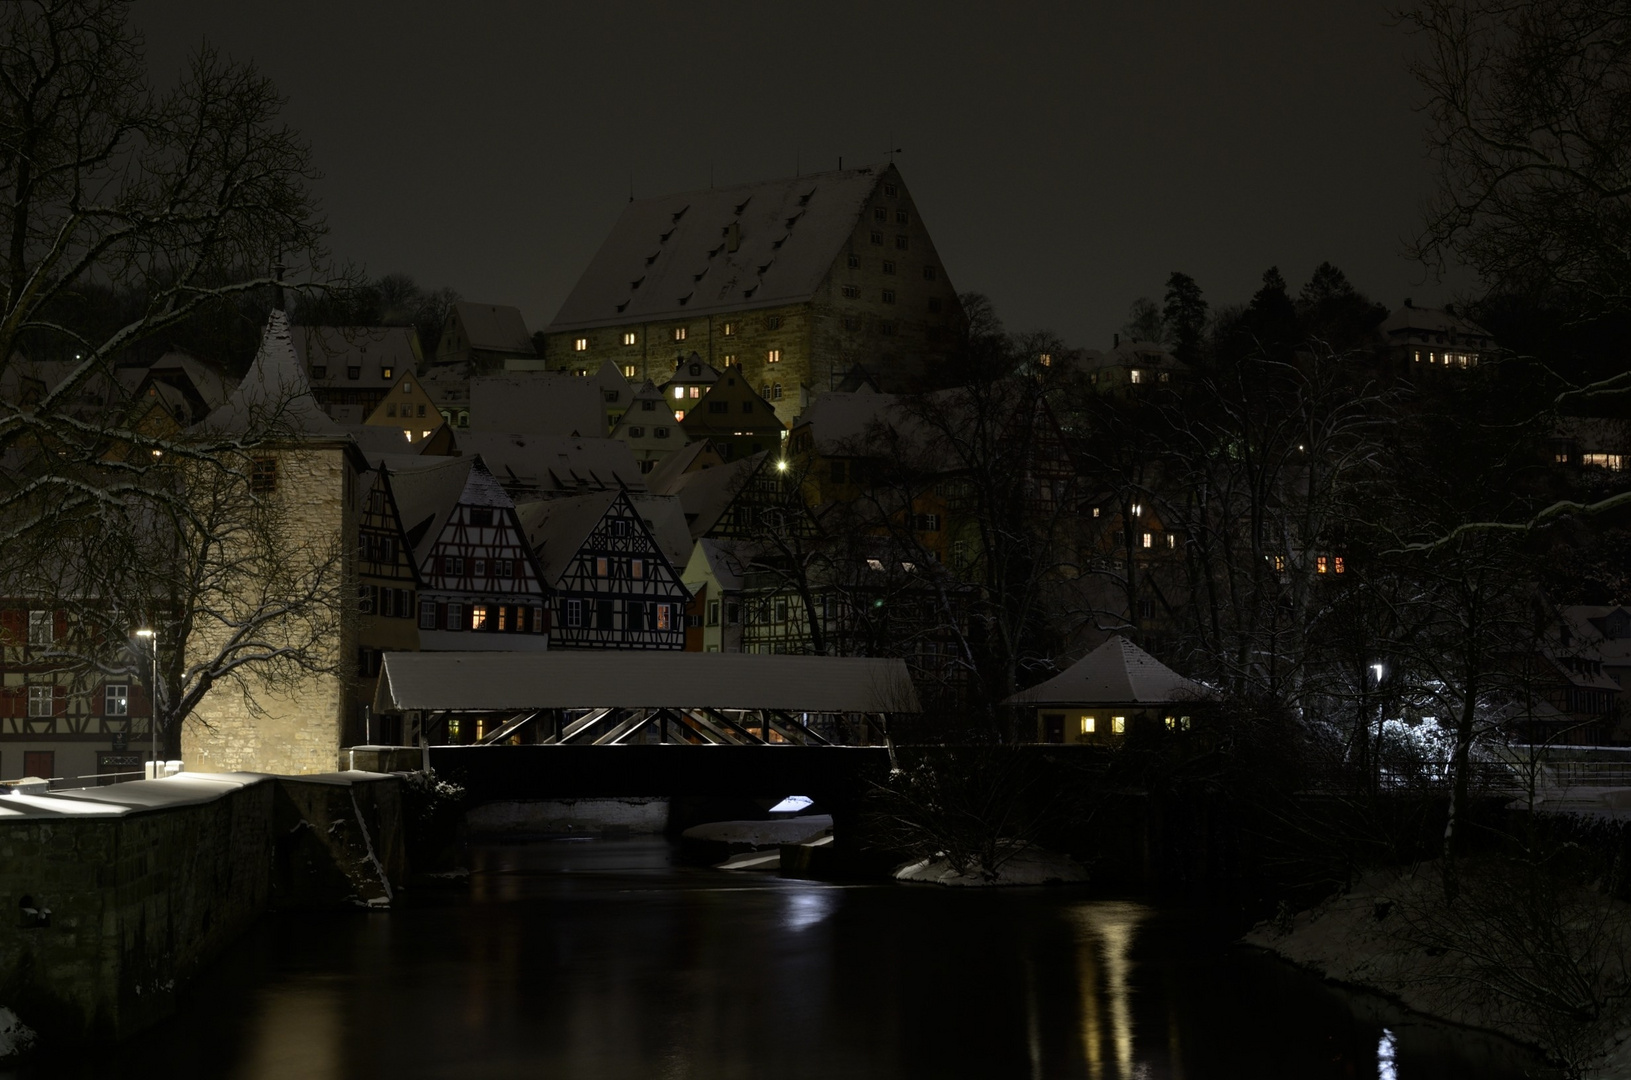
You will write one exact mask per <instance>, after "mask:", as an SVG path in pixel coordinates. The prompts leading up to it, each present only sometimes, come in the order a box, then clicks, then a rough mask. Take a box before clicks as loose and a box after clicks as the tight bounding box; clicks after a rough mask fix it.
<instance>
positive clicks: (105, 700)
mask: <svg viewBox="0 0 1631 1080" xmlns="http://www.w3.org/2000/svg"><path fill="white" fill-rule="evenodd" d="M102 715H103V716H129V715H130V687H128V686H125V685H123V684H117V685H114V684H110V685H109V686H107V687H106V688H105V692H104V693H103V695H102Z"/></svg>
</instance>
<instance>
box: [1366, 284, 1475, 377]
mask: <svg viewBox="0 0 1631 1080" xmlns="http://www.w3.org/2000/svg"><path fill="white" fill-rule="evenodd" d="M1378 332H1379V333H1380V334H1381V335H1382V338H1383V340H1384V341H1386V342H1387V347H1388V349H1389V351H1390V352H1392V353H1393V355H1394V359H1395V361H1396V362H1397V363H1398V365H1399V367H1400V368H1401V369H1402V370H1404V371H1407V372H1410V373H1412V374H1419V373H1432V372H1439V371H1467V370H1470V369H1472V368H1476V367H1477V366H1478V365H1479V363H1480V362H1481V361H1483V360H1484V359H1486V358H1487V357H1488V355H1489V353H1490V351H1491V350H1493V349H1494V348H1495V338H1494V336H1493V335H1492V334H1490V332H1489V331H1488V330H1485V329H1484V328H1483V327H1482V326H1479V325H1478V324H1477V323H1475V322H1473V321H1472V320H1471V319H1468V318H1466V317H1465V316H1463V315H1459V314H1457V313H1456V310H1455V309H1454V308H1453V307H1451V306H1449V305H1446V306H1444V307H1441V308H1430V307H1417V306H1416V305H1415V304H1414V303H1412V302H1411V301H1410V299H1409V298H1408V297H1407V298H1406V299H1405V302H1404V307H1402V308H1399V309H1398V310H1397V311H1395V312H1393V314H1391V315H1389V316H1388V317H1387V318H1386V319H1385V320H1384V321H1383V322H1382V325H1381V326H1380V327H1379V328H1378Z"/></svg>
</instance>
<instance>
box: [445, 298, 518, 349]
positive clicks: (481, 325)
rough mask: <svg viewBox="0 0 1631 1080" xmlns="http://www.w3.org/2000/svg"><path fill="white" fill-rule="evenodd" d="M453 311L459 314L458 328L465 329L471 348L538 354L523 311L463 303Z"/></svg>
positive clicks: (471, 302)
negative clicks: (522, 315)
mask: <svg viewBox="0 0 1631 1080" xmlns="http://www.w3.org/2000/svg"><path fill="white" fill-rule="evenodd" d="M452 310H453V313H455V314H457V315H458V318H459V325H460V326H461V327H463V328H464V334H465V337H466V338H468V339H469V341H470V347H471V348H472V349H481V350H484V351H486V352H503V353H520V354H521V355H523V356H532V355H533V354H534V352H535V351H536V350H534V348H533V345H532V334H531V333H529V332H528V330H527V321H526V320H525V319H523V318H522V317H521V309H520V308H514V307H510V306H509V305H507V304H478V303H475V302H473V301H469V300H460V301H459V302H458V303H456V304H454V305H453V309H452Z"/></svg>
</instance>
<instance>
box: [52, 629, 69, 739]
mask: <svg viewBox="0 0 1631 1080" xmlns="http://www.w3.org/2000/svg"><path fill="white" fill-rule="evenodd" d="M58 615H59V616H60V615H61V612H58ZM51 715H52V716H67V715H68V688H67V687H66V686H63V685H62V684H61V683H54V684H52V686H51Z"/></svg>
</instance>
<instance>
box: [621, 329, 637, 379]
mask: <svg viewBox="0 0 1631 1080" xmlns="http://www.w3.org/2000/svg"><path fill="white" fill-rule="evenodd" d="M634 342H635V336H634V331H633V330H625V331H623V344H625V345H633V344H634ZM629 374H630V375H632V374H634V372H633V371H630V372H629Z"/></svg>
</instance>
